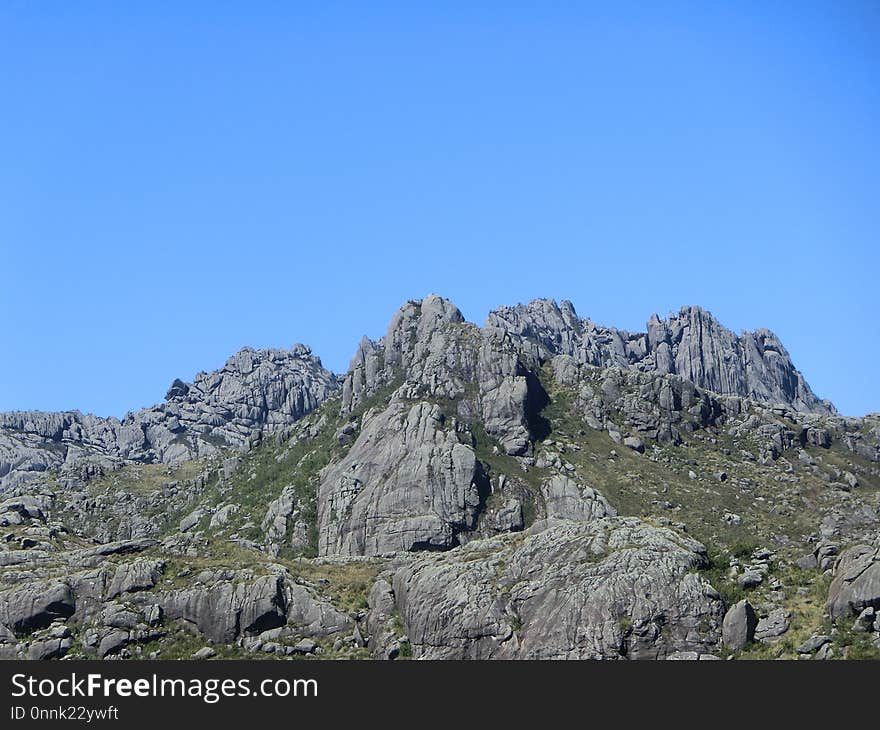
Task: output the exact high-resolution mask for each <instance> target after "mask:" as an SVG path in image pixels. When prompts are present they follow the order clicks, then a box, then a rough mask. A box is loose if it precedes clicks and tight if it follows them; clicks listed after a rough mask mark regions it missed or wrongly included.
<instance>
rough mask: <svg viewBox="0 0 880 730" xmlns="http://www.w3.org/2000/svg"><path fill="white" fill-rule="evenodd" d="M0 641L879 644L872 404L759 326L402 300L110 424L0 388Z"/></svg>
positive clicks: (877, 472) (159, 649)
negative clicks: (12, 403) (40, 406)
mask: <svg viewBox="0 0 880 730" xmlns="http://www.w3.org/2000/svg"><path fill="white" fill-rule="evenodd" d="M0 525H2V526H3V527H4V530H6V531H7V532H6V535H5V540H4V541H3V547H2V549H0V656H8V657H14V656H30V657H33V658H51V657H56V656H62V655H64V656H98V657H105V656H109V657H123V658H125V657H130V656H136V655H146V656H160V657H173V656H189V655H191V654H192V653H193V652H195V651H196V649H198V648H199V647H203V646H205V645H206V644H210V645H211V647H212V650H213V651H214V652H215V653H216V654H217V655H219V656H226V657H237V656H274V657H278V656H293V655H306V656H324V657H364V658H366V657H388V658H395V657H401V658H403V657H408V656H412V657H416V658H479V659H484V658H539V659H541V658H553V659H558V658H695V657H706V658H713V657H720V656H727V655H729V654H733V655H734V656H736V657H742V658H748V657H762V658H769V657H776V656H779V657H785V658H788V657H796V656H798V655H799V654H803V655H804V656H814V657H817V658H832V657H844V656H846V657H868V656H871V657H874V656H880V622H878V621H876V620H875V613H874V612H875V610H877V609H880V589H878V586H880V538H878V536H880V419H878V417H876V416H867V417H865V418H863V419H856V418H845V417H842V416H840V415H839V414H838V413H837V411H836V410H835V408H834V406H833V405H832V404H831V403H830V402H828V401H824V400H820V399H819V398H817V397H816V395H815V394H814V393H813V392H812V390H811V389H810V387H809V385H808V384H807V383H806V381H805V380H804V378H803V376H802V375H801V374H800V372H798V371H797V369H796V368H795V367H794V364H793V363H792V361H791V358H790V357H789V355H788V353H787V352H786V350H785V348H784V347H783V345H782V343H781V342H780V341H779V340H778V338H777V337H776V336H775V335H773V333H771V332H769V331H767V330H756V331H755V332H744V333H742V334H740V335H738V336H737V335H735V334H734V333H733V332H731V331H729V330H727V329H726V328H724V327H723V326H722V325H721V324H720V323H719V322H718V321H717V320H715V319H714V318H713V317H712V315H711V314H710V313H708V312H706V311H705V310H702V309H700V308H698V307H685V308H683V309H681V310H680V311H679V312H678V313H677V314H672V315H670V316H669V317H668V318H667V319H660V318H659V317H657V316H656V315H654V316H652V317H651V318H650V319H649V320H648V322H647V326H646V330H645V332H641V333H630V332H627V331H623V330H618V329H614V328H609V327H603V326H599V325H596V324H594V323H593V322H592V321H590V320H589V319H582V318H580V317H579V316H578V315H577V313H576V312H575V310H574V307H573V306H572V305H571V303H569V302H561V303H559V304H557V303H556V302H553V301H550V300H536V301H533V302H531V303H529V304H528V305H516V306H513V307H502V308H499V309H497V310H495V311H493V312H491V313H490V314H489V316H488V318H487V321H486V323H485V325H484V326H483V327H479V326H477V325H475V324H473V323H469V322H467V321H465V319H464V317H463V316H462V314H461V312H460V311H459V309H458V308H457V307H456V306H455V305H454V304H452V303H451V302H449V301H448V300H446V299H443V298H441V297H439V296H436V295H431V296H428V297H426V298H425V299H423V300H419V301H410V302H407V303H405V304H404V305H403V306H402V307H401V308H400V309H399V310H398V312H397V313H396V314H395V315H394V316H393V317H392V319H391V322H390V324H389V326H388V330H387V332H386V334H385V336H384V337H382V338H381V339H379V340H377V341H373V340H370V339H369V338H366V337H365V338H363V339H362V340H361V342H360V343H359V344H358V345H357V347H356V350H355V354H354V357H353V358H352V361H351V364H350V366H349V369H348V371H347V372H346V373H345V374H343V375H340V376H337V375H334V374H333V373H330V372H329V371H327V370H326V369H324V368H323V366H322V365H321V362H320V360H319V359H318V358H317V357H315V356H314V355H313V354H312V353H311V351H310V350H309V349H308V348H307V347H305V346H302V345H296V346H294V347H293V348H292V349H291V350H289V351H282V350H260V351H256V350H251V349H244V350H241V351H240V352H239V353H237V354H236V355H234V356H233V357H232V358H230V359H229V361H227V363H226V364H225V366H224V367H223V368H221V369H220V370H218V371H215V372H211V373H200V374H199V375H197V376H196V377H195V378H194V380H193V382H191V383H189V382H184V381H183V380H179V379H178V380H175V381H174V382H173V383H172V384H171V387H170V388H169V390H168V392H167V394H166V396H165V400H164V402H163V403H161V404H159V405H156V406H153V407H152V408H147V409H143V410H140V411H137V412H134V413H130V414H128V415H127V416H126V417H125V418H123V419H122V420H121V421H120V420H117V419H105V418H98V417H95V416H89V415H83V414H81V413H78V412H66V413H39V412H16V413H4V414H0Z"/></svg>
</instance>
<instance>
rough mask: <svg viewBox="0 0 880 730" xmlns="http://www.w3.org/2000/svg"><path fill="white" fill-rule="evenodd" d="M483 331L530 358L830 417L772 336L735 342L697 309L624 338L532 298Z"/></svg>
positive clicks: (565, 307) (567, 307)
mask: <svg viewBox="0 0 880 730" xmlns="http://www.w3.org/2000/svg"><path fill="white" fill-rule="evenodd" d="M486 326H487V327H494V328H498V329H502V330H504V331H506V332H509V333H511V334H514V335H516V336H517V339H518V340H519V341H520V342H522V343H523V344H522V347H523V350H524V352H526V353H527V354H528V355H530V356H531V357H533V358H535V359H536V360H541V361H546V360H550V359H551V358H553V357H554V356H556V355H568V356H569V357H572V358H574V359H575V361H576V362H578V363H581V364H585V365H593V366H595V367H603V368H608V367H618V368H628V369H633V370H638V371H641V372H656V373H659V374H672V375H679V376H681V377H682V378H684V379H686V380H688V381H690V382H691V383H693V384H694V385H696V386H698V387H700V388H704V389H705V390H709V391H712V392H714V393H718V394H720V395H736V396H741V397H744V398H750V399H752V400H755V401H760V402H763V403H769V404H785V405H788V406H791V407H792V408H793V409H794V410H797V411H804V412H808V413H820V414H825V415H830V414H832V413H834V412H835V411H834V408H833V406H832V405H831V404H830V403H829V402H828V401H822V400H819V399H818V398H817V397H816V396H815V394H814V393H813V392H812V390H810V387H809V386H808V385H807V383H806V381H805V380H804V378H803V376H802V375H801V374H800V372H798V371H797V370H796V369H795V367H794V365H793V364H792V362H791V358H790V357H789V355H788V352H787V351H786V350H785V348H784V347H783V346H782V343H781V342H780V341H779V339H778V338H777V337H776V336H775V335H774V334H773V333H772V332H770V331H769V330H764V329H760V330H756V331H755V332H743V333H742V334H741V335H739V336H737V335H735V334H734V333H733V332H731V331H730V330H728V329H726V328H725V327H723V326H722V325H721V324H719V322H718V321H717V320H716V319H715V318H714V317H713V316H712V315H711V314H710V313H709V312H707V311H705V310H704V309H701V308H699V307H683V308H682V309H681V310H680V311H679V312H678V313H677V314H673V315H670V316H669V318H668V319H665V320H661V319H660V318H659V317H657V315H653V316H652V317H651V319H650V320H648V325H647V331H646V332H640V333H630V332H627V331H625V330H618V329H615V328H613V327H602V326H599V325H596V324H594V323H593V322H592V321H590V320H589V319H580V318H578V316H577V314H576V312H575V310H574V306H573V305H572V304H571V302H565V301H564V302H562V303H561V304H559V305H557V304H556V302H554V301H552V300H547V299H539V300H535V301H533V302H531V303H530V304H528V305H522V304H520V305H517V306H515V307H502V308H500V309H497V310H495V311H494V312H492V313H491V314H490V315H489V318H488V320H487V322H486Z"/></svg>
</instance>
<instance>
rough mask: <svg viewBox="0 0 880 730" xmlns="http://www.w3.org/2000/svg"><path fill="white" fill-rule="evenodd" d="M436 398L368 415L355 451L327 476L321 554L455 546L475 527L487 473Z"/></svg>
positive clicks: (322, 501) (320, 504) (322, 490)
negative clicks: (459, 535) (483, 477)
mask: <svg viewBox="0 0 880 730" xmlns="http://www.w3.org/2000/svg"><path fill="white" fill-rule="evenodd" d="M445 421H446V419H445V416H444V415H443V413H442V411H441V409H440V407H439V406H437V405H436V404H430V403H416V404H415V405H408V404H405V403H392V404H391V405H390V406H389V407H388V408H387V409H386V410H384V411H382V412H379V413H372V414H368V415H367V416H365V418H364V424H363V426H362V428H361V432H360V435H359V436H358V438H357V440H356V441H355V443H354V445H353V446H352V447H351V450H350V451H349V452H348V454H347V455H346V456H345V458H344V459H342V460H341V461H340V462H339V463H338V464H333V465H331V466H330V467H328V469H326V470H325V471H324V473H323V474H322V476H321V484H320V488H319V492H318V541H319V542H318V549H319V551H320V554H322V555H332V554H341V555H380V554H382V553H388V552H393V551H396V550H415V549H432V548H433V549H442V548H450V547H452V546H454V545H455V544H456V542H457V540H456V535H457V533H458V532H460V531H462V530H467V529H470V528H472V527H473V526H474V522H475V519H476V516H477V512H478V508H479V506H480V502H481V499H482V497H481V494H480V489H481V472H480V467H479V465H478V463H477V460H476V456H475V455H474V452H473V449H472V448H471V447H470V446H467V445H465V444H463V443H461V442H460V441H459V439H458V437H457V435H456V432H455V430H454V426H453V427H448V426H447V424H446V423H445Z"/></svg>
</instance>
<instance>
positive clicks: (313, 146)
mask: <svg viewBox="0 0 880 730" xmlns="http://www.w3.org/2000/svg"><path fill="white" fill-rule="evenodd" d="M412 5H414V4H411V3H402V2H401V3H382V2H370V3H364V2H344V3H343V2H319V3H314V4H311V3H306V2H295V3H281V2H279V3H268V2H253V3H251V2H248V3H245V2H239V3H231V2H211V3H208V2H188V3H177V2H150V3H139V4H137V7H135V4H134V3H117V2H107V3H97V2H76V3H67V2H31V1H27V2H17V1H14V0H6V1H5V2H3V3H0V105H2V106H0V112H2V113H0V271H2V294H3V296H2V304H0V326H2V350H0V410H10V409H26V408H39V409H45V410H60V409H69V408H79V409H81V410H84V411H92V412H95V413H98V414H100V415H120V416H121V415H122V414H123V413H124V412H125V411H127V410H129V409H134V408H138V407H141V406H145V405H149V404H151V403H154V402H158V401H161V399H162V396H163V395H164V393H165V390H166V388H167V386H168V385H169V383H170V382H171V380H172V379H173V378H174V377H178V376H179V377H182V378H184V379H191V378H192V376H193V375H194V374H195V373H196V372H197V371H199V370H210V369H213V368H215V367H218V366H220V365H221V364H222V363H223V362H224V361H225V359H226V358H227V356H228V355H229V354H231V353H232V352H234V351H235V350H237V349H238V348H239V347H241V346H243V345H251V346H253V347H265V346H275V347H288V346H290V345H291V344H292V343H294V342H297V341H301V342H305V343H308V344H310V345H311V346H312V348H313V349H314V351H315V352H316V353H317V354H318V355H320V356H321V357H322V358H323V360H324V363H325V364H326V365H327V366H328V367H330V368H332V369H333V370H336V371H343V370H345V368H346V367H347V365H348V361H349V359H350V357H351V355H352V353H353V351H354V349H355V346H356V343H357V341H358V339H359V338H360V336H361V335H362V334H368V335H370V336H373V337H377V336H379V335H381V334H383V333H384V331H385V328H386V325H387V322H388V320H389V318H390V317H391V315H392V314H393V312H394V310H395V309H396V308H397V307H398V306H399V305H400V303H402V302H403V301H405V300H406V299H410V298H420V297H423V296H424V295H426V294H427V293H429V292H436V293H439V294H442V295H445V296H447V297H449V298H451V299H452V300H453V301H455V302H456V303H457V304H458V305H459V306H460V307H461V308H462V310H463V311H464V313H465V315H466V316H467V317H468V318H469V319H472V320H474V321H477V322H479V323H482V322H483V320H484V318H485V316H486V314H487V312H488V311H489V310H490V309H492V308H494V307H496V306H498V305H501V304H513V303H516V302H518V301H528V300H530V299H532V298H535V297H555V298H557V299H561V298H568V299H571V300H572V301H573V302H574V304H575V306H576V307H577V309H578V312H579V313H580V314H581V315H582V316H590V317H592V318H593V319H594V320H595V321H597V322H601V323H605V324H613V325H617V326H620V327H625V328H629V329H632V330H636V329H642V328H643V327H644V323H645V322H646V320H647V319H648V317H649V315H650V314H651V313H652V312H654V311H656V312H659V313H660V314H665V313H667V312H668V311H670V310H673V309H674V310H677V309H678V308H679V307H680V306H681V305H683V304H700V305H702V306H704V307H706V308H708V309H710V310H711V311H712V312H713V313H714V314H715V315H716V316H717V317H719V318H720V319H721V321H722V322H723V323H725V324H726V325H728V326H729V327H731V328H733V329H735V330H740V329H754V328H757V327H762V326H764V327H769V328H770V329H773V330H774V331H776V332H777V334H779V336H780V337H781V338H782V340H783V342H784V343H785V345H786V346H787V348H788V349H789V351H790V353H791V355H792V357H793V358H794V360H795V364H796V365H797V366H798V367H799V368H800V369H801V370H802V372H803V373H804V374H805V376H806V378H807V380H808V381H809V382H810V383H811V384H812V386H813V388H814V390H816V392H817V393H818V394H819V395H820V396H822V397H827V398H830V399H832V400H833V401H834V402H835V403H836V404H837V405H838V407H839V408H840V409H841V410H842V411H843V412H844V413H846V414H850V415H861V414H863V413H865V412H868V411H880V383H878V372H877V367H878V366H877V363H878V362H880V326H878V314H880V311H878V309H880V306H878V294H877V285H878V274H880V252H878V244H880V240H878V231H880V225H878V224H880V220H878V218H880V142H878V130H880V40H878V39H880V3H878V2H876V0H875V1H869V2H860V1H858V0H852V1H845V0H841V1H840V2H835V1H832V0H828V1H827V2H822V3H812V2H806V1H801V2H789V3H786V2H779V3H765V2H753V3H749V2H736V3H725V4H722V3H706V2H695V3H677V2H668V3H663V2H658V3H644V2H641V3H633V4H631V5H630V4H627V3H618V2H614V3H611V2H609V3H602V4H598V3H597V4H595V5H591V4H590V3H586V2H585V3H544V2H542V3H491V2H482V3H481V2H467V3H432V4H430V5H432V6H433V7H429V8H426V7H421V8H418V9H417V8H414V7H412ZM422 5H427V4H422ZM722 5H725V6H726V7H721V6H722ZM769 6H772V7H769Z"/></svg>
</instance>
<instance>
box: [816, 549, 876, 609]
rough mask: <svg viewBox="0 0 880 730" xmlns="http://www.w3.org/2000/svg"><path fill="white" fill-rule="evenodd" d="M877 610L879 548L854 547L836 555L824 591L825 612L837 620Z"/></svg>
mask: <svg viewBox="0 0 880 730" xmlns="http://www.w3.org/2000/svg"><path fill="white" fill-rule="evenodd" d="M868 607H870V608H874V609H880V549H878V548H875V547H871V546H869V545H856V546H855V547H852V548H850V549H848V550H846V551H844V552H843V554H842V555H841V556H840V558H839V559H838V561H837V565H836V566H835V576H834V580H833V581H832V583H831V586H830V587H829V589H828V606H827V608H828V613H829V615H830V616H831V618H834V619H839V618H845V617H848V616H857V615H858V614H859V613H861V612H862V611H863V610H864V609H865V608H868Z"/></svg>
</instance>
